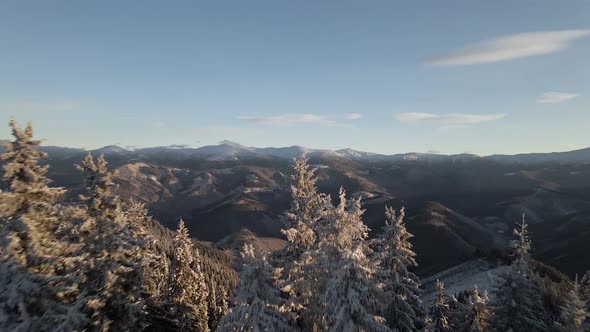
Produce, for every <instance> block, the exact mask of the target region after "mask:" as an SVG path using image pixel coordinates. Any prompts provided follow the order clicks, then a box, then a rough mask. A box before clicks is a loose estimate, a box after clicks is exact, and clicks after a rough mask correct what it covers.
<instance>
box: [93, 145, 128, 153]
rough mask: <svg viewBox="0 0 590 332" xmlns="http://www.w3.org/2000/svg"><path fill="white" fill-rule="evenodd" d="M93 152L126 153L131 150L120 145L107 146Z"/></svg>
mask: <svg viewBox="0 0 590 332" xmlns="http://www.w3.org/2000/svg"><path fill="white" fill-rule="evenodd" d="M92 152H97V153H125V152H129V150H127V149H125V148H123V147H120V146H118V145H107V146H103V147H102V148H99V149H96V150H92Z"/></svg>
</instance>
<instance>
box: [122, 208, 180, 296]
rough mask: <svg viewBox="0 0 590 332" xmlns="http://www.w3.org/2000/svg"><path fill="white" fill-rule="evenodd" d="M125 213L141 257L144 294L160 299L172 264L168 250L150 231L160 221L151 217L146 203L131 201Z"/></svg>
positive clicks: (124, 209)
mask: <svg viewBox="0 0 590 332" xmlns="http://www.w3.org/2000/svg"><path fill="white" fill-rule="evenodd" d="M123 211H124V214H125V219H126V220H127V223H128V225H129V228H130V229H132V230H133V233H134V237H135V238H136V240H135V241H134V242H135V243H136V244H137V246H136V248H135V250H136V251H137V252H138V253H140V255H141V262H140V265H141V267H140V270H141V271H143V278H142V280H143V285H142V292H144V293H145V294H146V296H152V297H155V298H158V297H159V296H160V295H161V292H162V290H164V289H165V287H166V283H167V281H168V276H169V275H170V262H169V260H168V257H167V256H166V248H164V247H163V246H162V245H160V243H159V241H158V240H157V237H156V236H155V235H154V234H152V233H151V231H150V230H151V229H153V225H154V224H156V223H158V221H156V220H154V219H153V218H152V217H151V216H150V215H149V213H148V211H147V208H146V206H145V204H144V203H139V202H136V201H133V200H131V201H130V202H128V203H125V204H124V206H123Z"/></svg>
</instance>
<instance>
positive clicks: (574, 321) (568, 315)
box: [560, 276, 588, 332]
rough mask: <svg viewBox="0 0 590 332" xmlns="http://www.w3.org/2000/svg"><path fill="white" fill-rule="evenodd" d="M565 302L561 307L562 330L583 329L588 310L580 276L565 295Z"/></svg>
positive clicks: (574, 330) (572, 331) (573, 330)
mask: <svg viewBox="0 0 590 332" xmlns="http://www.w3.org/2000/svg"><path fill="white" fill-rule="evenodd" d="M564 300H565V304H564V306H563V307H562V308H561V317H560V318H561V326H562V328H561V330H562V331H564V332H576V331H582V330H583V328H582V325H583V324H584V322H585V320H586V318H588V311H587V310H586V303H585V302H584V300H582V298H581V294H580V284H579V283H578V277H577V276H576V280H575V282H574V284H573V285H572V289H571V290H570V291H569V292H568V293H567V296H566V297H565V299H564Z"/></svg>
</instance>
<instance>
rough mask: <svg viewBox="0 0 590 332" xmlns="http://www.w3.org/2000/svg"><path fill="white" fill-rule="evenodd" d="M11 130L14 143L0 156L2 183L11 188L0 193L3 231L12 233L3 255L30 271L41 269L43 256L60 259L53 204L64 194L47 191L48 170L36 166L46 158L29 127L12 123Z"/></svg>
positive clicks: (59, 189) (48, 181) (63, 191)
mask: <svg viewBox="0 0 590 332" xmlns="http://www.w3.org/2000/svg"><path fill="white" fill-rule="evenodd" d="M10 127H11V129H12V135H13V136H14V138H15V140H14V141H13V142H10V143H8V144H7V145H6V152H5V153H4V154H2V160H4V161H5V165H4V166H3V168H4V177H3V180H4V182H6V183H8V184H9V185H10V188H9V190H8V191H6V192H1V193H0V218H2V219H3V220H4V223H5V225H3V228H12V229H14V236H12V237H11V238H10V242H11V245H10V250H11V251H10V252H6V254H9V255H11V256H12V257H13V259H15V260H17V261H18V262H20V263H21V264H24V265H27V266H28V267H29V268H32V267H33V265H36V267H37V268H38V269H43V268H44V267H43V266H42V264H43V263H45V262H44V261H45V260H44V259H43V257H44V256H59V255H60V254H61V253H62V252H61V250H63V249H64V248H63V246H56V243H57V242H58V241H57V238H56V233H57V230H58V228H59V226H60V222H59V219H58V214H57V212H58V209H57V208H56V203H57V202H58V200H59V199H60V198H61V197H62V196H63V194H64V193H65V190H64V189H63V188H52V187H49V184H50V183H51V180H49V179H48V178H47V176H46V175H47V170H48V166H40V165H39V160H40V159H42V158H46V157H47V154H45V153H44V152H41V151H39V149H38V146H39V145H40V144H41V141H39V140H35V139H33V128H32V126H31V124H30V123H29V124H28V125H27V127H26V128H25V130H22V129H21V128H19V127H18V125H17V124H16V122H15V121H14V120H11V121H10Z"/></svg>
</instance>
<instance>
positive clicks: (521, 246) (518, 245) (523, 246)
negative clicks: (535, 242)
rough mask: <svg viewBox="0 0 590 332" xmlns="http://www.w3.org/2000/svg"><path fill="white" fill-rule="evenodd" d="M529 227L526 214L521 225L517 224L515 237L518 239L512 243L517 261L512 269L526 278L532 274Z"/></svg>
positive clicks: (515, 260)
mask: <svg viewBox="0 0 590 332" xmlns="http://www.w3.org/2000/svg"><path fill="white" fill-rule="evenodd" d="M527 228H528V225H527V223H526V221H525V217H524V214H523V215H522V219H521V222H520V223H517V224H516V228H514V236H515V237H516V239H514V240H513V241H512V248H513V249H514V254H515V259H514V261H513V262H512V267H513V269H514V270H515V272H516V273H520V274H522V275H524V276H527V275H530V273H531V267H530V263H531V249H532V244H531V240H530V238H529V234H528V230H527Z"/></svg>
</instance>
